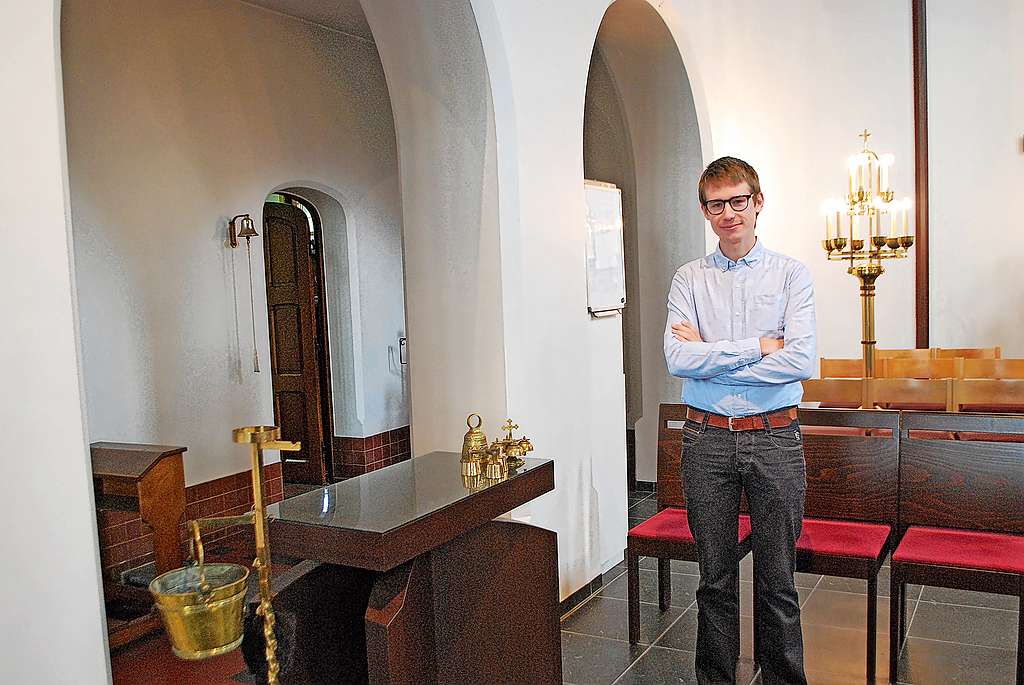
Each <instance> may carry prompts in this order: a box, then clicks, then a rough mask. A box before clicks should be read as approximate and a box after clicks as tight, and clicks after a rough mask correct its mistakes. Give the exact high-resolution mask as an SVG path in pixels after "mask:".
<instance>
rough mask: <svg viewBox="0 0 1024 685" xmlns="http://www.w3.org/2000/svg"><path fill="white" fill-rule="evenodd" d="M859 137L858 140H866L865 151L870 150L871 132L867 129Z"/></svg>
mask: <svg viewBox="0 0 1024 685" xmlns="http://www.w3.org/2000/svg"><path fill="white" fill-rule="evenodd" d="M857 137H858V138H863V139H864V149H865V150H866V149H868V138H870V137H871V133H870V132H869V131H868V130H867V129H864V133H861V134H860V135H859V136H857Z"/></svg>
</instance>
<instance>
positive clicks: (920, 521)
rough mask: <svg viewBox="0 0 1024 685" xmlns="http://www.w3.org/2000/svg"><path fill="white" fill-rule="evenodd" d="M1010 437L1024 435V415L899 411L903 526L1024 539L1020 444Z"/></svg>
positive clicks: (1023, 469) (1023, 476) (1023, 455)
mask: <svg viewBox="0 0 1024 685" xmlns="http://www.w3.org/2000/svg"><path fill="white" fill-rule="evenodd" d="M938 431H949V432H953V433H956V434H958V435H960V434H965V433H969V434H971V435H972V439H971V440H950V439H936V432H938ZM984 434H989V435H991V436H992V439H991V440H983V439H978V438H981V437H984ZM1007 435H1011V436H1024V416H1009V415H980V414H952V413H938V412H903V414H902V416H901V417H900V485H899V508H900V525H901V526H904V527H905V526H910V525H916V526H934V527H940V528H963V529H969V530H984V531H994V532H1003V533H1014V534H1018V535H1019V534H1024V507H1022V506H1021V502H1022V501H1024V442H1005V441H1003V439H1005V436H1007Z"/></svg>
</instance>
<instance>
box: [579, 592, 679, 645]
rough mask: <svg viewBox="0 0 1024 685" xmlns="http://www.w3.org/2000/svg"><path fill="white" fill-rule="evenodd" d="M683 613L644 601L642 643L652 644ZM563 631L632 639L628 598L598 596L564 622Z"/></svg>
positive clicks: (641, 615)
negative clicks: (630, 636) (665, 609)
mask: <svg viewBox="0 0 1024 685" xmlns="http://www.w3.org/2000/svg"><path fill="white" fill-rule="evenodd" d="M682 613H683V610H682V609H680V608H678V607H669V609H668V611H664V612H663V611H661V610H660V609H659V608H658V605H657V604H641V605H640V642H641V643H643V644H649V643H651V642H653V641H654V640H656V639H657V638H658V637H659V636H660V635H661V634H662V633H663V632H665V630H666V629H667V628H668V627H669V626H670V625H672V623H673V622H674V621H675V620H676V619H677V618H679V617H680V616H681V615H682ZM562 630H568V631H570V632H573V633H581V634H583V635H594V636H597V637H607V638H612V639H615V640H628V639H629V616H628V613H627V607H626V601H625V600H621V599H609V598H607V597H594V598H593V599H591V600H590V601H589V602H587V603H586V604H584V605H583V606H581V607H579V608H578V609H577V610H576V611H574V612H573V613H571V614H570V615H569V616H567V617H566V618H565V620H563V621H562Z"/></svg>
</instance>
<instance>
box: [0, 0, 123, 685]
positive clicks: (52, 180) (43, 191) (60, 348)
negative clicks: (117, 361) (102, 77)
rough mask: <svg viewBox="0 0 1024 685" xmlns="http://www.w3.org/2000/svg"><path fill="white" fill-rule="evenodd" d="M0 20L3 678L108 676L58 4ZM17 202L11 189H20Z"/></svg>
mask: <svg viewBox="0 0 1024 685" xmlns="http://www.w3.org/2000/svg"><path fill="white" fill-rule="evenodd" d="M2 10H3V16H4V20H3V22H0V57H2V59H0V82H2V83H3V84H4V98H5V106H3V107H0V128H2V130H3V131H4V132H5V133H4V135H3V137H2V138H0V185H2V187H3V188H4V190H5V192H7V193H9V195H8V197H9V198H11V200H10V201H9V202H8V203H7V206H6V208H5V211H4V214H3V219H2V221H0V255H2V256H3V268H2V269H0V287H2V288H3V291H4V292H5V293H7V295H8V297H7V301H6V303H5V305H4V333H3V335H0V379H2V381H0V389H2V392H0V425H2V426H3V439H4V444H5V445H6V454H5V455H4V458H3V459H2V460H0V516H2V517H3V520H4V521H5V523H6V525H4V526H3V533H2V536H0V545H2V547H3V549H4V550H5V552H6V553H5V555H4V564H3V568H2V571H0V579H2V582H0V604H2V606H3V611H2V612H0V635H3V643H2V645H0V681H3V682H5V683H53V684H54V685H63V684H68V685H71V684H76V685H77V684H78V683H89V684H93V683H105V682H109V680H110V674H109V666H108V662H107V648H106V629H105V625H104V621H103V603H102V597H101V592H100V566H99V550H98V549H97V546H96V516H95V513H94V508H93V498H92V478H91V469H90V466H89V457H88V453H87V448H86V437H85V421H84V414H83V408H82V401H81V400H82V391H81V380H80V373H79V360H78V349H77V348H78V342H77V331H76V312H75V293H74V278H73V275H72V267H73V264H72V257H71V253H72V250H71V232H70V225H69V222H68V218H69V217H68V215H67V212H66V206H67V170H66V158H65V144H64V122H63V113H64V108H63V103H62V102H61V89H60V78H61V77H60V50H59V41H58V37H57V36H58V33H57V29H58V17H59V9H58V7H57V4H56V3H52V2H5V3H3V8H2ZM15 198H16V199H15Z"/></svg>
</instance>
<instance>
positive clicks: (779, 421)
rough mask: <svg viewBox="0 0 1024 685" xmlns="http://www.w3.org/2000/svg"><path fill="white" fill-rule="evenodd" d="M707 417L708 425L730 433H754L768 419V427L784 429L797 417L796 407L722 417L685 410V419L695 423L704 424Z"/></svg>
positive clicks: (694, 410)
mask: <svg viewBox="0 0 1024 685" xmlns="http://www.w3.org/2000/svg"><path fill="white" fill-rule="evenodd" d="M705 416H707V417H708V425H709V426H714V427H715V428H724V429H726V430H730V431H755V430H764V420H763V419H762V417H764V418H767V419H768V425H769V426H771V427H772V428H785V427H786V426H788V425H789V424H791V423H793V422H794V421H795V420H796V417H797V411H796V407H791V408H789V409H780V410H778V411H773V412H771V413H770V414H754V415H753V416H722V415H721V414H713V413H711V412H703V411H701V410H700V409H690V408H687V410H686V418H687V419H689V420H690V421H696V422H697V423H704V417H705Z"/></svg>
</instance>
